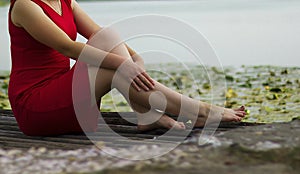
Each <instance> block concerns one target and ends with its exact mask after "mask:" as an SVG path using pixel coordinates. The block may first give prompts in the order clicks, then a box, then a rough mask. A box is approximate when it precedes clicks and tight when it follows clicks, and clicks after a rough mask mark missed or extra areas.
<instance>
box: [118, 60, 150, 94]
mask: <svg viewBox="0 0 300 174" xmlns="http://www.w3.org/2000/svg"><path fill="white" fill-rule="evenodd" d="M117 73H118V75H120V76H122V77H123V78H125V79H126V81H129V82H130V83H131V85H132V87H133V88H134V89H136V90H137V91H141V89H143V90H144V91H149V90H152V89H154V85H155V84H154V80H153V79H152V78H151V77H150V76H149V75H148V74H147V73H146V71H145V70H144V69H143V68H142V67H140V65H138V64H137V63H135V62H133V61H132V60H130V59H128V60H126V61H124V62H123V63H122V65H120V66H119V68H118V70H117Z"/></svg>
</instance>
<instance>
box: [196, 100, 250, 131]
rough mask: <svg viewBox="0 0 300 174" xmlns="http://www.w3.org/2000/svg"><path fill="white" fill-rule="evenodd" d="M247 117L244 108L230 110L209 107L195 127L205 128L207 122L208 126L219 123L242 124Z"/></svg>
mask: <svg viewBox="0 0 300 174" xmlns="http://www.w3.org/2000/svg"><path fill="white" fill-rule="evenodd" d="M245 115H246V112H245V107H244V106H241V107H239V108H237V109H228V108H222V107H218V106H211V105H207V106H206V111H204V112H203V113H202V114H201V116H199V117H198V118H197V121H196V123H195V125H194V127H203V126H204V125H205V124H206V122H207V121H208V124H212V123H217V122H219V121H223V122H240V121H241V120H242V119H243V117H245Z"/></svg>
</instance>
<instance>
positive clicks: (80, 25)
mask: <svg viewBox="0 0 300 174" xmlns="http://www.w3.org/2000/svg"><path fill="white" fill-rule="evenodd" d="M71 6H72V9H73V14H74V18H75V23H76V26H77V31H78V33H79V34H81V35H82V36H83V37H85V38H86V39H88V38H90V37H91V36H92V35H93V34H94V33H96V32H98V31H99V30H101V29H102V27H100V26H99V25H98V24H97V23H95V22H94V21H93V20H92V19H91V18H90V17H89V16H88V15H87V14H86V13H85V12H84V11H83V10H82V9H81V7H80V6H79V5H78V3H77V2H76V1H75V0H72V2H71ZM125 45H126V44H125ZM126 48H127V50H128V52H129V54H130V56H131V58H132V60H133V61H134V62H136V63H137V64H138V65H140V66H141V67H144V61H143V59H142V58H141V57H140V56H139V55H138V54H136V52H135V51H134V50H133V49H131V48H130V47H129V46H128V45H126Z"/></svg>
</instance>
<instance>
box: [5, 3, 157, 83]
mask: <svg viewBox="0 0 300 174" xmlns="http://www.w3.org/2000/svg"><path fill="white" fill-rule="evenodd" d="M11 18H12V22H13V23H14V24H15V25H17V26H19V27H22V28H24V29H25V30H26V31H27V32H28V33H29V34H30V35H31V36H32V37H33V38H35V39H36V40H37V41H39V42H41V43H43V44H45V45H47V46H49V47H51V48H53V49H55V50H57V51H59V52H60V53H62V54H64V55H65V56H68V57H71V58H74V59H77V58H78V57H79V56H80V54H81V53H82V51H83V49H85V50H89V51H87V52H86V53H88V54H87V55H88V56H85V60H83V61H85V62H86V63H88V64H91V65H95V66H99V62H101V64H100V65H101V66H100V67H102V68H107V69H114V70H116V69H117V68H118V67H119V66H120V65H121V64H122V63H124V62H125V61H126V60H127V58H125V57H122V56H120V55H116V54H113V53H109V52H106V51H103V50H100V49H97V48H94V47H92V46H89V45H87V44H84V43H80V42H76V41H73V40H71V39H70V38H69V37H68V35H67V34H66V33H65V32H63V31H62V30H61V29H60V28H59V27H58V26H57V25H56V24H55V23H54V22H53V21H52V20H51V19H50V18H49V17H48V16H47V15H46V14H45V13H44V12H43V10H42V9H41V8H40V7H39V6H38V5H37V4H35V3H34V2H32V1H31V0H17V1H16V2H15V4H14V7H13V8H12V13H11ZM91 32H92V30H89V32H86V35H88V34H89V33H91ZM128 69H129V71H131V74H136V73H137V74H140V75H139V76H138V77H136V76H135V77H130V74H129V72H128V73H127V72H123V74H124V75H125V76H126V78H129V79H130V78H132V79H133V80H135V79H136V78H138V79H141V83H143V80H144V81H145V79H148V80H146V82H145V83H143V84H146V85H147V86H148V84H151V83H149V81H150V82H151V79H149V76H148V75H147V74H146V73H144V72H143V73H142V72H141V70H140V69H139V68H138V67H136V65H134V63H132V64H130V63H129V64H128ZM139 86H142V84H139ZM149 87H150V86H149ZM150 88H151V87H150Z"/></svg>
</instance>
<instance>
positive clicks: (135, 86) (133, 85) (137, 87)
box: [131, 81, 141, 92]
mask: <svg viewBox="0 0 300 174" xmlns="http://www.w3.org/2000/svg"><path fill="white" fill-rule="evenodd" d="M131 85H132V87H133V88H134V89H135V90H137V91H138V92H140V91H141V89H140V88H139V86H138V85H137V84H136V83H135V81H132V83H131Z"/></svg>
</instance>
